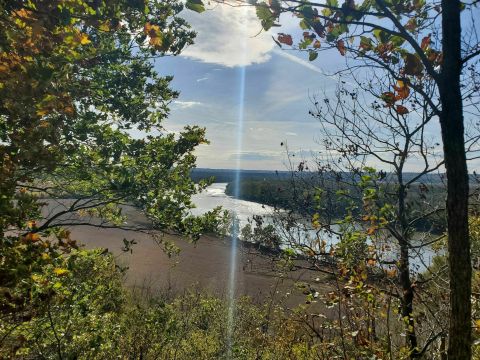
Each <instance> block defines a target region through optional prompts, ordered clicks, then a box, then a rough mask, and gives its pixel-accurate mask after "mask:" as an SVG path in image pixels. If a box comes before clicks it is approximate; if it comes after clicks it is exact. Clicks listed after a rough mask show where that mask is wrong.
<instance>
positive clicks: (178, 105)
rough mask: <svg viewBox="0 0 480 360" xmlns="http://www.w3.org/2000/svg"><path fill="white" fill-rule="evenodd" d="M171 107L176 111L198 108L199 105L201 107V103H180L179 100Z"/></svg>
mask: <svg viewBox="0 0 480 360" xmlns="http://www.w3.org/2000/svg"><path fill="white" fill-rule="evenodd" d="M173 105H174V107H175V108H176V109H188V108H191V107H193V106H200V105H202V103H201V102H198V101H180V100H177V101H175V102H174V103H173Z"/></svg>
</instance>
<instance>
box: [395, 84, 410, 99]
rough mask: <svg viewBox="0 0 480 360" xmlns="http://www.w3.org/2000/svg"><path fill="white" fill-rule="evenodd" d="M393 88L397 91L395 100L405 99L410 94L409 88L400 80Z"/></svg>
mask: <svg viewBox="0 0 480 360" xmlns="http://www.w3.org/2000/svg"><path fill="white" fill-rule="evenodd" d="M393 88H394V89H395V92H396V93H397V95H396V96H395V100H405V99H406V98H407V97H408V95H410V88H409V87H408V85H407V84H405V82H403V81H402V80H398V81H397V85H395V86H394V87H393Z"/></svg>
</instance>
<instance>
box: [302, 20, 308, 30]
mask: <svg viewBox="0 0 480 360" xmlns="http://www.w3.org/2000/svg"><path fill="white" fill-rule="evenodd" d="M300 28H301V29H302V30H308V29H310V25H308V22H307V21H306V20H305V19H302V21H300Z"/></svg>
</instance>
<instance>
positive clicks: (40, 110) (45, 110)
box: [37, 109, 48, 116]
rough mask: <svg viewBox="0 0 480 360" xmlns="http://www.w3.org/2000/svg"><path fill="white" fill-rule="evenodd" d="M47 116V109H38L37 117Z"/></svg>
mask: <svg viewBox="0 0 480 360" xmlns="http://www.w3.org/2000/svg"><path fill="white" fill-rule="evenodd" d="M47 114H48V110H47V109H38V110H37V115H38V116H45V115H47Z"/></svg>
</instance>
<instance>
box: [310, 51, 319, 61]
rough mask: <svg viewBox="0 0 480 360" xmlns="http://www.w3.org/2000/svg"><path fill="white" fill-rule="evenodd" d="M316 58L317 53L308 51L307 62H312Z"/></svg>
mask: <svg viewBox="0 0 480 360" xmlns="http://www.w3.org/2000/svg"><path fill="white" fill-rule="evenodd" d="M317 57H318V53H317V52H316V51H313V50H310V51H309V52H308V60H310V61H313V60H315V59H316V58H317Z"/></svg>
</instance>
